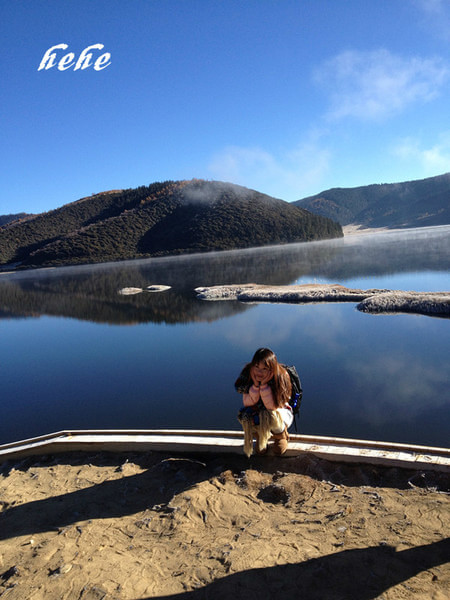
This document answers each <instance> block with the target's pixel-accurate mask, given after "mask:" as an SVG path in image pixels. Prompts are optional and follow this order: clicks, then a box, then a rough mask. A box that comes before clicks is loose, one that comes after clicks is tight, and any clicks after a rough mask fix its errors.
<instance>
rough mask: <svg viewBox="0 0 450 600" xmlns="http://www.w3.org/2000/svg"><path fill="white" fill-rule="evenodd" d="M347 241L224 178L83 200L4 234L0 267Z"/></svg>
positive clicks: (0, 234)
mask: <svg viewBox="0 0 450 600" xmlns="http://www.w3.org/2000/svg"><path fill="white" fill-rule="evenodd" d="M333 237H342V228H341V226H340V225H339V224H337V223H334V222H333V221H331V220H330V219H327V218H324V217H321V216H318V215H314V214H312V213H310V212H308V211H307V210H304V209H302V208H299V207H297V206H294V205H293V204H290V203H288V202H284V201H283V200H278V199H276V198H272V197H271V196H267V195H265V194H261V193H259V192H257V191H255V190H250V189H247V188H244V187H241V186H237V185H233V184H230V183H223V182H220V181H204V180H191V181H165V182H157V183H152V184H151V185H149V186H141V187H139V188H136V189H128V190H113V191H109V192H103V193H100V194H95V195H93V196H90V197H87V198H82V199H80V200H77V201H75V202H72V203H70V204H66V205H64V206H62V207H61V208H58V209H56V210H53V211H50V212H48V213H42V214H39V215H36V216H34V217H33V218H31V219H28V220H26V221H24V222H20V221H15V222H13V223H10V224H9V225H6V226H5V227H2V228H1V229H0V264H2V265H13V266H20V267H37V266H50V265H66V264H82V263H94V262H105V261H112V260H124V259H131V258H144V257H150V256H162V255H167V254H181V253H186V252H205V251H211V250H230V249H235V248H247V247H254V246H265V245H269V244H283V243H290V242H300V241H310V240H318V239H327V238H333Z"/></svg>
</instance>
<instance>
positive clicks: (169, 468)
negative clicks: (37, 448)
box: [0, 452, 449, 540]
mask: <svg viewBox="0 0 450 600" xmlns="http://www.w3.org/2000/svg"><path fill="white" fill-rule="evenodd" d="M127 461H130V462H134V463H136V464H139V465H140V466H141V467H142V468H144V469H145V470H144V471H143V472H141V473H139V474H135V475H129V476H124V477H121V478H118V479H113V480H107V481H104V482H102V483H99V484H93V485H92V486H90V487H85V488H83V489H79V490H76V491H72V492H67V493H66V494H61V495H59V496H53V497H48V498H43V499H42V500H32V501H30V502H26V503H24V504H19V505H17V506H15V505H3V506H1V504H0V508H1V509H2V510H1V512H0V540H5V539H8V538H12V537H16V536H22V535H27V534H36V533H41V532H45V531H57V530H58V529H60V528H63V527H67V526H68V525H72V524H74V523H76V522H78V521H85V520H89V519H106V518H118V517H122V516H125V515H131V514H135V513H137V512H140V511H143V510H146V509H152V508H154V507H155V506H156V507H157V510H161V509H164V506H165V505H166V504H168V503H169V502H170V501H171V499H172V498H173V497H174V496H175V495H176V494H179V493H181V492H183V491H185V490H187V489H189V488H190V487H192V486H193V485H195V484H197V483H199V482H201V481H204V480H206V479H209V478H210V477H214V476H216V475H219V474H220V473H222V472H223V471H225V470H227V469H231V470H232V471H234V472H235V473H240V472H242V471H243V470H245V469H257V470H259V471H264V472H266V473H276V472H279V471H280V469H282V470H283V471H284V472H286V473H300V474H303V475H308V476H309V477H312V478H316V479H322V480H326V481H329V482H331V483H341V484H345V485H349V486H353V485H354V486H361V485H372V486H378V485H382V486H384V487H396V488H398V489H401V488H408V487H409V485H410V483H411V482H412V481H414V485H417V486H420V487H424V488H426V487H434V489H442V490H446V489H448V487H449V486H448V484H449V477H448V475H447V474H439V473H433V472H429V473H418V472H414V471H407V470H402V469H392V468H391V469H386V468H382V467H375V466H370V465H366V466H354V465H346V464H343V463H333V462H331V461H326V460H321V459H318V458H315V457H312V456H307V455H305V456H301V457H292V458H284V459H282V460H281V461H280V459H279V458H277V457H257V456H253V457H251V459H247V458H246V457H245V456H240V455H229V454H224V455H220V454H214V455H209V456H204V455H202V456H198V455H195V454H192V455H187V454H183V455H181V456H179V457H176V456H174V454H173V453H172V454H165V453H159V452H151V453H128V454H127V453H98V454H96V455H86V454H85V453H67V454H61V455H49V456H43V457H42V456H41V457H34V458H27V459H24V460H22V461H21V462H19V463H17V462H16V463H10V464H4V465H2V466H1V468H0V473H2V474H3V475H6V476H7V475H8V472H9V470H10V469H12V468H15V469H17V470H22V471H25V472H27V471H29V472H30V477H32V476H33V473H32V472H33V467H35V466H45V467H47V466H48V467H51V466H52V465H55V464H72V465H80V466H82V465H86V464H97V465H117V469H116V470H117V471H120V470H121V469H122V466H121V465H123V464H124V463H126V462H127Z"/></svg>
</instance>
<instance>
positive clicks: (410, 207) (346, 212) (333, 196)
mask: <svg viewBox="0 0 450 600" xmlns="http://www.w3.org/2000/svg"><path fill="white" fill-rule="evenodd" d="M293 204H295V205H296V206H300V207H302V208H306V209H307V210H310V211H312V212H314V213H316V214H318V215H322V216H325V217H328V218H330V219H333V220H335V221H338V222H339V223H340V224H341V225H348V224H355V225H362V226H364V227H390V228H398V227H426V226H430V225H447V224H450V173H446V174H445V175H439V176H437V177H429V178H427V179H421V180H417V181H406V182H403V183H385V184H379V185H366V186H361V187H356V188H333V189H330V190H326V191H324V192H321V193H320V194H316V195H315V196H310V197H308V198H304V199H302V200H298V201H296V202H294V203H293Z"/></svg>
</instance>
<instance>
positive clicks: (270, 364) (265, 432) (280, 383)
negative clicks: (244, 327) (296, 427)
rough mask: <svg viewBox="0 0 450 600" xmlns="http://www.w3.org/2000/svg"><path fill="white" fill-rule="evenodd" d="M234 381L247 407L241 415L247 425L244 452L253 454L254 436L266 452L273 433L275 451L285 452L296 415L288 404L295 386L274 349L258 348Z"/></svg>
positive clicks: (257, 448)
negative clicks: (292, 384) (289, 429)
mask: <svg viewBox="0 0 450 600" xmlns="http://www.w3.org/2000/svg"><path fill="white" fill-rule="evenodd" d="M234 385H235V388H236V390H237V391H238V392H239V393H241V394H243V403H244V408H243V409H241V410H240V411H239V415H238V419H239V421H240V423H241V424H242V427H243V429H244V434H245V438H244V452H245V454H246V455H247V456H250V455H251V454H252V449H253V438H255V439H256V452H257V454H265V452H267V443H268V441H269V439H270V438H271V437H272V439H273V440H274V444H273V451H274V453H275V454H284V452H286V450H287V447H288V440H289V435H288V432H287V430H288V428H289V427H290V426H291V425H292V421H293V419H294V415H293V413H292V408H291V407H290V405H289V399H290V397H291V389H292V388H291V380H290V377H289V374H288V372H287V371H286V369H285V368H284V367H283V366H282V365H281V364H280V363H279V362H278V360H277V357H276V356H275V354H274V353H273V352H272V350H269V348H260V349H259V350H257V351H256V352H255V355H254V356H253V358H252V360H251V362H250V363H248V364H247V365H245V367H244V368H243V370H242V372H241V374H240V375H239V377H238V379H237V380H236V382H235V384H234Z"/></svg>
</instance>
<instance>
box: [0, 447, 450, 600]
mask: <svg viewBox="0 0 450 600" xmlns="http://www.w3.org/2000/svg"><path fill="white" fill-rule="evenodd" d="M449 491H450V475H449V474H448V473H443V472H440V473H439V472H434V471H426V472H425V471H424V472H421V471H417V470H415V471H412V470H407V469H401V468H393V467H391V468H386V467H381V466H375V465H355V464H344V463H336V462H329V461H326V460H324V459H321V458H318V457H314V456H311V455H303V456H302V455H300V456H295V457H286V458H285V457H281V458H280V457H274V456H264V457H258V456H252V457H251V458H250V459H247V458H246V457H245V456H244V455H239V454H234V455H231V454H226V455H224V454H222V455H221V454H215V453H212V454H207V455H205V454H187V453H183V454H179V455H176V454H173V453H164V452H135V453H123V452H120V453H119V452H98V453H95V454H89V453H86V452H72V453H62V454H57V455H56V454H55V455H47V456H40V457H28V458H23V459H16V460H11V461H9V462H6V463H3V464H2V465H0V510H1V512H0V598H1V599H2V600H3V599H4V598H5V599H8V600H19V599H20V600H25V599H26V600H41V599H42V600H44V599H45V600H63V599H66V600H101V599H105V600H138V599H140V600H144V599H146V598H172V599H178V598H186V599H190V598H192V599H193V600H194V599H200V598H205V599H206V598H214V599H216V598H218V599H221V598H227V599H228V598H232V597H234V598H246V599H253V598H255V599H256V598H258V599H266V598H267V599H269V598H308V599H310V598H311V599H315V598H317V599H319V598H320V599H321V600H327V599H336V600H337V599H346V600H350V599H358V600H368V599H372V598H383V599H386V600H394V599H395V600H399V599H406V598H408V599H409V598H418V599H424V600H425V599H426V600H430V599H431V600H444V599H446V598H448V590H449V589H450V564H449V561H450V540H449V539H448V536H449V531H450V510H449V507H450V499H449Z"/></svg>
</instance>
